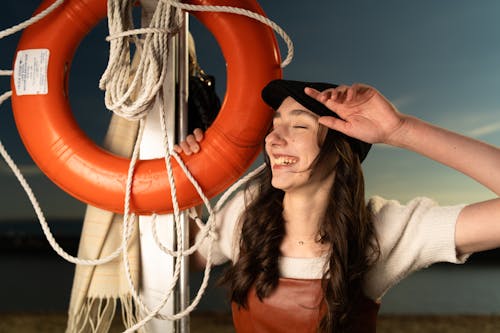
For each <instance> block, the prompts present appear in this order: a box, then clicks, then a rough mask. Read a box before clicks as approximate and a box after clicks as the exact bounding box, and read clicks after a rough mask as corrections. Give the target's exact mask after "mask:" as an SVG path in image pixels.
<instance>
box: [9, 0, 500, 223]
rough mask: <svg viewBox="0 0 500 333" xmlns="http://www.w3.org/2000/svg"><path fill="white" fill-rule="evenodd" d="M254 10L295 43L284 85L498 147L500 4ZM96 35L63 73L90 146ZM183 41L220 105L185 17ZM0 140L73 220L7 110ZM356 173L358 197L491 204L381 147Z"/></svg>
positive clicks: (468, 187)
mask: <svg viewBox="0 0 500 333" xmlns="http://www.w3.org/2000/svg"><path fill="white" fill-rule="evenodd" d="M260 4H261V6H262V7H263V9H264V11H265V12H266V13H267V15H268V16H269V17H270V18H271V19H273V20H274V21H275V22H277V23H278V24H280V25H281V26H282V28H284V29H285V30H286V31H287V32H288V33H289V35H290V36H291V38H292V40H293V41H294V43H295V58H294V60H293V62H292V63H291V64H290V65H289V66H288V67H287V68H286V69H285V71H284V76H285V77H286V78H290V79H300V80H310V81H328V82H334V83H347V84H349V83H353V82H365V83H368V84H371V85H374V86H375V87H377V88H378V89H379V90H380V91H381V92H382V93H384V94H385V95H386V96H387V97H388V98H389V99H390V100H392V101H393V103H394V104H395V105H397V106H398V108H399V109H400V111H401V112H404V113H408V114H411V115H414V116H416V117H419V118H422V119H424V120H426V121H429V122H432V123H435V124H437V125H439V126H442V127H446V128H448V129H451V130H453V131H457V132H460V133H463V134H466V135H470V136H473V137H476V138H478V139H481V140H483V141H486V142H489V143H491V144H493V145H496V146H499V145H500V94H499V91H500V21H499V20H498V13H500V2H498V1H495V0H483V1H481V2H472V1H467V0H443V1H433V0H423V1H411V2H410V1H396V0H393V1H368V0H362V1H309V2H306V1H286V2H285V1H275V0H274V1H273V0H265V1H264V0H263V1H260ZM37 5H38V1H31V0H24V1H22V2H19V1H14V0H5V1H4V2H3V8H4V9H3V10H2V11H1V13H0V17H1V19H0V22H1V23H0V28H1V29H5V28H8V27H10V26H11V25H13V24H15V23H19V22H21V21H22V20H24V19H26V18H27V17H29V16H30V15H31V12H32V11H33V9H34V8H36V6H37ZM105 30H106V24H105V22H102V23H101V24H100V25H99V27H98V29H96V30H94V31H93V32H92V33H91V34H89V35H88V36H87V38H86V39H85V40H84V41H83V42H82V45H81V47H80V49H79V50H78V52H77V54H76V56H75V59H74V61H73V65H72V71H71V76H70V99H71V104H72V107H73V109H74V110H75V115H76V117H77V120H78V121H79V123H80V124H81V126H82V128H83V129H84V130H85V131H86V132H87V133H88V134H89V136H90V137H91V138H93V139H94V140H95V141H96V142H100V141H101V140H102V137H103V135H104V130H105V127H106V122H107V120H108V119H109V114H108V113H107V111H106V110H105V108H104V103H103V102H102V99H103V95H102V93H101V92H100V91H99V89H98V87H97V86H98V80H99V77H100V74H101V73H102V71H103V70H104V68H105V65H106V62H107V52H108V50H107V43H106V42H105V41H104V36H105V33H106V32H105ZM192 32H193V34H194V37H195V40H196V43H197V49H198V57H199V61H200V63H201V65H202V67H203V68H204V69H205V71H206V72H208V73H210V74H213V75H215V76H216V77H217V88H218V91H219V93H220V95H221V96H222V95H223V94H224V87H225V83H224V77H225V65H224V60H223V58H222V56H221V55H220V52H219V50H218V49H217V45H216V44H215V42H214V40H213V38H212V37H211V36H210V35H209V34H208V33H207V31H206V30H205V29H204V28H203V27H202V26H201V25H200V24H199V23H198V22H196V21H195V20H194V19H193V20H192ZM19 36H20V34H19V33H18V34H16V35H15V36H11V37H7V38H4V39H2V40H0V43H1V46H0V47H1V50H2V52H1V54H0V69H11V68H12V61H13V58H14V55H15V47H16V44H17V39H18V37H19ZM280 45H281V46H283V43H282V42H280ZM285 51H286V50H285V49H284V48H282V53H283V54H284V53H285ZM249 66H251V64H249ZM0 81H1V82H0V89H1V90H0V92H4V91H6V90H9V89H10V88H9V79H8V78H6V77H2V78H0ZM0 140H1V141H2V142H3V144H4V145H5V146H6V147H7V149H8V150H9V152H11V154H12V156H13V158H14V159H15V160H16V161H17V162H18V163H19V164H20V165H21V166H22V169H23V170H25V171H26V176H27V178H28V181H29V182H30V183H31V184H32V186H33V188H34V190H35V192H36V194H37V195H38V197H39V199H40V201H41V203H42V208H43V209H44V211H45V212H46V214H47V216H48V217H49V218H66V217H73V218H80V217H81V216H82V214H83V210H84V205H83V204H81V203H79V202H77V201H76V200H75V199H72V198H71V197H69V196H68V195H67V194H65V193H63V192H62V191H60V190H58V189H57V188H56V187H55V186H54V185H52V184H51V183H50V181H48V180H47V179H45V178H44V176H43V175H40V173H39V171H38V170H37V168H36V167H34V166H33V165H32V162H31V160H30V158H29V156H28V155H27V153H26V152H25V151H24V150H23V146H22V144H21V142H20V140H19V138H18V137H17V132H16V130H15V125H14V123H13V121H12V117H11V109H10V103H4V104H3V105H2V106H0ZM364 169H365V177H366V182H367V192H368V194H369V195H373V194H380V195H383V196H385V197H389V198H394V199H398V200H401V201H403V202H404V201H407V200H409V199H411V198H412V197H415V196H422V195H424V196H429V197H432V198H435V199H436V200H437V201H439V202H440V203H442V204H454V203H462V202H465V203H467V202H474V201H478V200H483V199H487V198H490V197H492V196H493V194H492V193H491V192H489V191H488V190H485V189H484V188H483V187H482V186H480V185H478V184H476V183H475V182H474V181H472V180H469V179H467V178H466V177H465V176H463V175H460V174H459V173H457V172H455V171H453V170H450V169H448V168H446V167H443V166H440V165H438V164H436V163H434V162H432V161H429V160H427V159H425V158H423V157H420V156H417V155H416V154H413V153H410V152H406V151H402V150H400V149H394V148H391V147H386V146H377V147H375V148H373V150H372V152H371V153H370V155H369V157H368V158H367V160H366V161H365V163H364ZM0 183H1V184H2V186H1V190H0V191H1V192H0V193H1V198H2V200H1V201H0V221H2V220H3V221H5V220H8V219H10V218H16V219H17V218H18V219H30V218H32V217H33V216H34V214H33V212H32V209H31V208H30V207H31V205H30V204H29V202H28V200H27V198H26V197H25V196H24V194H23V192H22V190H21V189H20V186H19V185H17V184H16V180H15V179H14V178H13V176H12V175H11V174H10V173H9V172H8V171H7V170H6V166H5V164H4V162H3V161H0Z"/></svg>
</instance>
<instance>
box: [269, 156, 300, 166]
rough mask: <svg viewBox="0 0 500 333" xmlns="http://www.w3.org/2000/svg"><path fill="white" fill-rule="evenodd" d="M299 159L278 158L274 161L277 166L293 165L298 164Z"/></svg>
mask: <svg viewBox="0 0 500 333" xmlns="http://www.w3.org/2000/svg"><path fill="white" fill-rule="evenodd" d="M297 161H298V159H297V158H295V157H290V156H278V157H276V158H275V160H274V164H275V165H292V164H295V163H297Z"/></svg>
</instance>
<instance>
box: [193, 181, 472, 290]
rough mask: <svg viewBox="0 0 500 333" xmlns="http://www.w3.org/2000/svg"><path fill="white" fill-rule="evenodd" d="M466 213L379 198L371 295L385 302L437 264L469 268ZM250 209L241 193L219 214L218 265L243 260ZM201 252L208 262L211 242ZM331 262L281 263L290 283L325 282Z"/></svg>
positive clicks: (374, 207) (420, 201)
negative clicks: (460, 250)
mask: <svg viewBox="0 0 500 333" xmlns="http://www.w3.org/2000/svg"><path fill="white" fill-rule="evenodd" d="M463 207H464V205H457V206H448V207H441V206H438V205H437V204H436V203H435V202H434V201H433V200H431V199H428V198H423V197H419V198H415V199H413V200H412V201H410V202H408V203H407V204H406V205H401V204H400V203H399V202H397V201H395V200H386V199H384V198H381V197H379V196H375V197H372V198H371V199H370V200H369V202H368V208H369V209H370V210H371V212H372V214H373V217H374V221H373V223H374V226H375V233H376V236H377V239H378V241H379V245H380V257H379V259H378V261H377V262H376V263H375V264H374V266H373V267H372V268H371V269H370V270H369V271H368V272H367V273H366V275H365V281H364V293H365V295H366V296H367V297H369V298H371V299H372V300H379V299H380V298H381V297H382V296H383V295H384V294H385V293H386V292H387V291H388V290H389V288H391V287H392V286H393V285H395V284H396V283H398V282H399V281H400V280H401V279H403V278H404V277H406V276H408V275H409V274H411V273H412V272H415V271H417V270H419V269H421V268H424V267H427V266H429V265H431V264H433V263H436V262H452V263H463V262H465V260H466V259H467V257H468V255H464V256H460V257H458V256H457V254H456V247H455V224H456V221H457V217H458V214H459V213H460V211H461V209H462V208H463ZM244 208H245V198H244V191H240V192H238V193H237V194H236V195H235V196H234V197H233V198H232V199H231V200H230V201H229V202H228V203H227V204H226V205H225V206H224V207H223V208H222V209H221V210H220V211H219V212H217V215H216V226H217V227H216V230H217V233H218V236H219V237H218V239H217V241H216V242H215V243H214V246H213V252H212V260H213V263H214V264H222V263H224V262H226V261H228V260H232V261H235V260H236V259H237V257H238V251H239V248H238V242H239V235H240V230H241V226H240V224H239V223H237V222H238V220H239V218H240V215H241V214H242V212H243V211H244ZM198 236H201V234H199V235H198ZM199 252H200V253H201V254H202V255H203V256H205V257H206V256H207V254H208V241H205V242H203V243H202V246H200V249H199ZM325 260H326V257H319V258H291V257H281V258H280V261H279V266H280V274H281V276H282V277H285V278H295V279H320V278H322V276H323V268H324V263H325Z"/></svg>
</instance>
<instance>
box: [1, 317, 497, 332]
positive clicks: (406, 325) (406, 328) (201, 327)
mask: <svg viewBox="0 0 500 333" xmlns="http://www.w3.org/2000/svg"><path fill="white" fill-rule="evenodd" d="M65 323H66V316H65V314H61V313H0V333H4V332H5V333H7V332H9V333H10V332H16V333H35V332H36V333H49V332H50V333H57V332H64V329H65ZM121 331H122V327H121V324H120V323H119V322H118V321H117V322H116V323H115V324H114V325H113V327H112V330H111V331H110V332H112V333H114V332H121ZM191 332H194V333H198V332H200V333H204V332H211V333H212V332H217V333H229V332H234V330H233V328H232V324H231V316H230V315H228V314H218V313H198V314H195V315H193V316H191ZM377 332H378V333H401V332H404V333H417V332H418V333H425V332H432V333H451V332H453V333H472V332H473V333H498V332H500V316H498V315H497V316H400V315H398V316H391V315H381V316H379V320H378V325H377Z"/></svg>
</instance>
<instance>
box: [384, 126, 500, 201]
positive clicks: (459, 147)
mask: <svg viewBox="0 0 500 333" xmlns="http://www.w3.org/2000/svg"><path fill="white" fill-rule="evenodd" d="M386 143H387V144H390V145H393V146H397V147H401V148H404V149H408V150H411V151H414V152H416V153H418V154H421V155H423V156H426V157H428V158H431V159H433V160H435V161H437V162H440V163H442V164H444V165H447V166H449V167H451V168H454V169H456V170H458V171H460V172H462V173H464V174H465V175H467V176H469V177H471V178H473V179H475V180H476V181H478V182H479V183H481V184H483V185H484V186H486V187H487V188H489V189H490V190H492V191H493V192H495V193H496V194H497V195H500V149H499V148H497V147H494V146H492V145H489V144H486V143H484V142H481V141H478V140H475V139H472V138H469V137H466V136H463V135H460V134H457V133H453V132H451V131H448V130H445V129H443V128H440V127H437V126H434V125H432V124H429V123H426V122H424V121H422V120H420V119H417V118H414V117H410V116H403V122H402V125H401V126H400V128H399V129H398V130H397V131H396V132H395V133H394V134H393V135H391V136H390V137H389V139H388V140H387V142H386Z"/></svg>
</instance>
